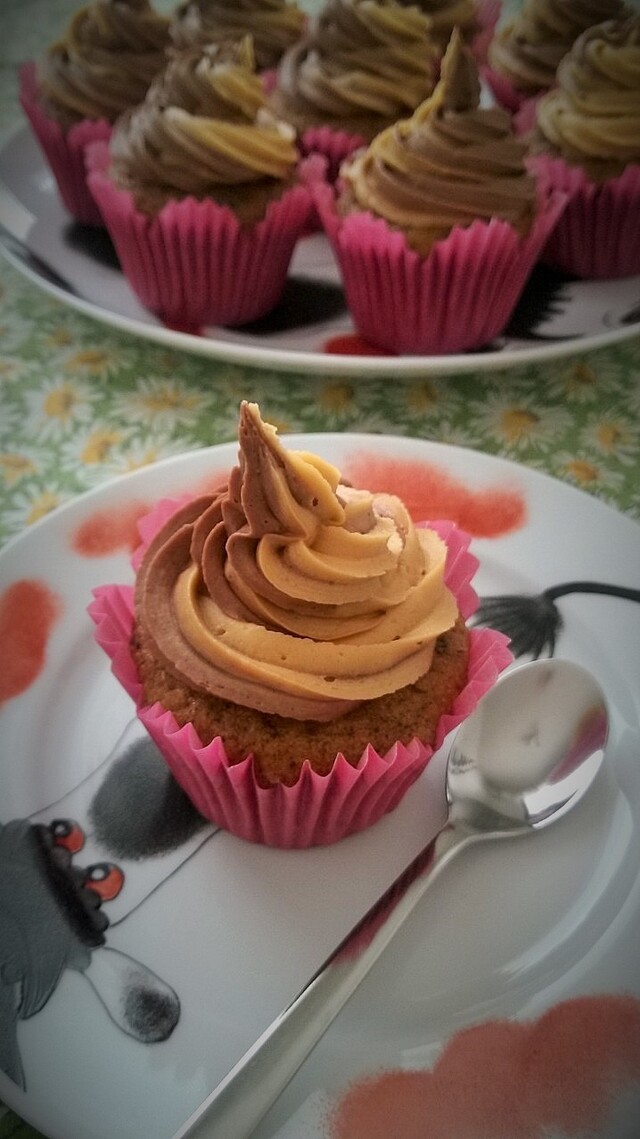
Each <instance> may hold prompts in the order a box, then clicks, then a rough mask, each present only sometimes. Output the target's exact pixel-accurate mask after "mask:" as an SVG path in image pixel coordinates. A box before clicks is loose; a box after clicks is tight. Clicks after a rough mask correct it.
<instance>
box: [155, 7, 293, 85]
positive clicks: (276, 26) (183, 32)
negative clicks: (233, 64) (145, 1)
mask: <svg viewBox="0 0 640 1139" xmlns="http://www.w3.org/2000/svg"><path fill="white" fill-rule="evenodd" d="M306 20H307V17H306V15H305V13H304V11H303V10H302V9H301V8H299V7H298V5H297V4H296V3H294V2H293V0H244V3H241V4H230V3H228V2H227V3H224V2H222V0H185V3H183V4H180V5H179V7H178V8H177V10H176V12H175V13H174V16H173V19H172V21H171V28H170V34H171V39H172V41H173V43H174V44H175V46H176V48H178V49H179V50H183V49H184V48H192V47H203V46H205V45H206V44H208V43H219V42H221V41H224V40H239V39H242V38H243V36H246V35H251V37H252V38H253V48H254V52H255V57H256V67H257V68H258V70H259V71H267V70H269V69H271V68H274V67H276V66H277V65H278V63H279V62H280V59H281V58H282V56H283V55H284V53H285V51H286V50H287V48H289V47H291V46H292V45H293V44H294V43H295V42H296V41H297V40H298V39H299V38H300V36H301V35H302V33H303V31H304V28H305V25H306Z"/></svg>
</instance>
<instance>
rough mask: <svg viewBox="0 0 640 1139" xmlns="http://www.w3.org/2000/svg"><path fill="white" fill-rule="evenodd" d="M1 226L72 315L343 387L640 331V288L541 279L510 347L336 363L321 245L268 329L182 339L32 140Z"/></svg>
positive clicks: (17, 151) (633, 280)
mask: <svg viewBox="0 0 640 1139" xmlns="http://www.w3.org/2000/svg"><path fill="white" fill-rule="evenodd" d="M2 183H4V187H3V186H2ZM0 219H1V220H2V222H3V225H4V227H5V229H6V230H8V231H9V234H10V235H11V234H12V235H13V237H14V238H17V239H18V242H19V243H21V244H18V243H16V242H15V241H11V238H10V237H7V236H6V235H5V236H4V237H2V234H1V233H0V249H2V250H3V251H4V253H5V254H6V255H7V257H8V258H9V260H10V261H11V262H12V264H13V265H14V266H15V267H16V268H17V269H19V270H20V271H21V272H22V273H24V274H25V275H26V276H27V277H29V279H30V280H32V281H34V282H35V283H36V284H37V285H39V286H40V287H41V288H43V289H45V290H46V291H47V292H49V293H52V294H53V295H54V296H56V297H58V298H59V299H60V300H61V301H64V302H65V303H66V304H69V305H71V306H72V307H73V308H76V309H78V310H79V311H80V312H84V313H86V314H87V315H89V316H92V317H94V318H96V319H97V320H101V321H103V322H104V323H106V324H109V325H111V326H113V327H115V328H119V329H122V330H124V331H127V332H132V333H134V334H135V335H137V336H143V337H146V338H147V339H149V340H154V341H157V342H159V343H162V344H167V345H172V346H173V347H176V348H182V349H184V350H185V351H189V352H195V353H199V354H200V355H205V356H212V357H215V358H217V359H222V360H229V361H234V362H236V363H240V364H251V365H253V366H255V367H261V368H279V369H282V370H288V371H306V372H320V373H322V374H332V373H333V374H340V375H344V374H347V373H348V374H357V375H374V374H378V375H380V374H383V375H386V374H389V373H398V374H406V375H408V374H416V373H419V374H424V373H425V372H440V373H452V372H466V371H483V370H486V369H495V368H503V367H506V366H508V365H510V364H515V363H525V362H527V361H536V360H541V361H542V360H546V359H550V358H555V357H560V356H563V355H567V354H569V353H571V352H575V351H586V350H587V349H591V348H597V347H599V346H601V345H604V344H609V343H614V342H616V341H618V340H623V339H626V338H627V337H629V336H633V335H634V334H635V333H637V332H638V331H640V277H627V278H624V279H622V280H618V281H573V282H571V281H567V280H566V279H565V278H563V277H561V276H559V275H558V274H556V273H553V272H551V271H549V270H544V269H542V268H541V267H538V268H537V269H536V270H535V271H534V274H533V276H532V278H531V282H530V284H529V286H528V287H527V290H526V291H525V294H524V295H523V297H522V299H521V301H520V303H519V305H518V307H517V309H516V312H515V313H514V317H513V318H512V321H511V322H510V325H509V328H508V329H507V331H506V333H505V335H504V336H503V337H501V338H500V339H499V340H498V341H495V342H494V343H492V344H490V345H487V346H486V348H485V349H484V350H482V351H480V352H475V353H474V352H471V353H465V354H459V355H450V356H387V355H382V356H381V355H379V354H365V353H364V351H363V348H362V342H361V341H360V342H356V344H355V346H354V345H353V344H352V345H351V347H350V349H349V354H345V353H344V352H342V353H339V354H338V353H336V352H330V351H327V348H326V345H327V344H328V343H329V342H330V341H331V340H332V339H333V338H335V337H346V338H347V340H349V338H352V337H353V334H354V328H353V324H352V321H351V318H350V315H349V313H348V311H347V309H346V306H345V303H344V296H343V293H342V289H341V287H340V277H339V273H338V270H337V267H336V263H335V261H334V258H333V255H332V253H331V250H330V248H329V245H328V243H327V241H326V239H325V238H324V236H322V235H319V234H316V235H314V236H312V237H310V238H307V239H306V240H304V241H302V242H300V243H299V245H298V247H297V249H296V251H295V254H294V258H293V261H292V264H291V271H290V280H289V282H288V285H287V290H286V291H285V298H284V300H283V301H282V302H281V303H280V305H279V306H278V308H277V310H276V311H275V312H274V313H273V314H272V315H271V316H270V317H268V318H265V320H263V321H261V322H258V323H256V324H255V325H254V326H253V327H252V329H251V330H250V329H249V328H248V327H245V328H243V329H236V330H233V329H228V328H208V329H205V330H204V333H203V335H202V336H195V335H191V334H190V333H185V332H177V331H175V330H172V329H169V328H166V327H165V326H164V325H163V324H162V323H161V322H160V321H159V320H158V319H157V318H156V317H155V316H153V314H152V313H150V312H149V311H148V310H147V309H145V308H144V307H143V306H142V305H141V304H140V302H139V301H138V300H137V298H136V297H135V295H134V294H133V293H132V291H131V289H130V288H129V286H128V284H127V282H126V281H125V279H124V278H123V276H122V273H121V272H120V269H119V267H118V263H117V259H116V257H115V254H114V252H113V247H112V246H111V243H110V242H109V239H108V237H107V236H106V234H105V233H104V232H103V231H100V230H92V229H91V228H87V227H82V226H78V225H74V224H72V223H71V222H70V219H69V217H68V215H67V214H66V213H65V211H64V209H63V208H62V206H61V204H60V201H59V199H58V195H57V192H56V188H55V185H54V182H53V179H52V177H51V175H50V174H49V172H48V169H47V167H46V165H45V164H44V161H43V159H42V156H41V153H40V151H39V149H38V146H37V144H36V142H35V140H34V139H33V137H32V135H31V134H30V132H29V131H28V130H27V129H26V128H25V129H23V130H22V131H20V132H19V133H18V134H17V135H16V136H15V137H14V138H13V139H11V140H10V141H9V142H8V143H7V144H6V145H5V146H4V148H3V149H2V151H1V152H0ZM358 345H359V347H358ZM352 352H353V353H354V354H351V353H352Z"/></svg>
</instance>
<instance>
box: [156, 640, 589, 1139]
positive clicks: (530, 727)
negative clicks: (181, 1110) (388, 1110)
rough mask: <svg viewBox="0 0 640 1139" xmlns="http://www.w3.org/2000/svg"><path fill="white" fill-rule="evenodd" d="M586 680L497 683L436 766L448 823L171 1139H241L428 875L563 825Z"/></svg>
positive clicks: (553, 671)
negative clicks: (479, 845) (456, 859)
mask: <svg viewBox="0 0 640 1139" xmlns="http://www.w3.org/2000/svg"><path fill="white" fill-rule="evenodd" d="M608 721H609V717H608V712H607V705H606V701H605V698H604V695H603V693H602V691H601V689H600V686H599V685H598V683H597V681H596V680H595V679H594V678H593V677H592V676H591V674H590V673H588V672H587V671H586V669H584V668H582V667H581V666H579V665H576V664H573V663H571V662H570V661H565V660H555V659H551V660H544V661H541V660H536V661H531V662H530V663H528V664H523V665H520V666H518V667H517V668H514V669H512V670H510V671H509V672H507V673H505V675H504V676H503V677H502V679H501V680H499V681H498V683H497V684H496V685H495V687H494V688H493V689H491V691H490V692H489V693H488V694H487V695H486V696H484V697H483V699H482V700H481V701H480V703H479V704H478V707H477V708H476V710H475V711H474V712H473V714H472V715H471V716H470V717H469V719H468V720H466V721H465V723H464V724H463V725H462V726H461V727H460V728H459V729H458V733H457V736H456V738H455V740H454V743H453V746H452V748H451V751H450V755H449V760H448V764H447V777H446V798H447V804H448V808H449V810H448V817H447V821H446V823H445V825H444V827H443V828H442V830H441V831H440V832H439V834H438V835H437V836H436V838H435V839H431V840H430V841H429V843H428V844H427V845H426V846H425V847H424V849H423V850H422V851H421V852H420V853H419V854H418V856H417V857H416V858H414V860H413V861H412V862H411V863H410V864H409V866H408V867H407V868H406V870H405V871H403V873H402V874H401V875H400V876H399V877H398V878H397V879H396V881H395V882H394V883H393V884H392V885H391V886H390V888H389V889H388V890H387V891H386V892H385V893H384V894H383V895H382V897H381V898H379V900H378V901H377V902H376V904H375V905H374V906H373V907H372V908H371V909H370V910H369V912H368V913H367V914H366V915H365V917H364V918H363V919H362V920H361V921H360V922H358V924H357V925H356V926H355V928H354V929H353V930H352V931H351V933H350V934H349V935H348V936H347V937H346V938H345V940H344V941H343V942H342V943H341V944H340V945H339V946H338V948H337V949H335V950H334V952H333V953H332V954H331V956H330V957H329V958H328V960H327V961H326V962H325V963H324V965H322V967H321V968H320V969H319V970H318V972H317V973H316V974H315V976H313V977H312V978H311V980H310V981H308V983H307V984H306V985H305V987H304V988H303V989H302V991H301V992H300V993H299V994H298V996H297V997H296V998H295V999H294V1000H293V1001H292V1003H291V1004H290V1005H289V1006H288V1008H286V1009H285V1010H284V1012H282V1013H281V1014H280V1016H278V1017H277V1018H276V1020H274V1021H273V1023H272V1024H271V1025H270V1026H269V1028H267V1030H266V1031H265V1032H264V1033H263V1034H262V1036H260V1037H259V1038H258V1040H257V1041H256V1042H255V1044H254V1045H253V1046H252V1047H251V1048H250V1049H249V1051H248V1052H246V1053H245V1055H244V1056H243V1057H242V1058H241V1060H240V1061H239V1062H238V1063H237V1064H236V1065H235V1067H234V1068H232V1069H231V1071H230V1072H229V1074H228V1076H226V1077H225V1079H224V1080H223V1081H222V1082H221V1083H220V1084H219V1085H218V1087H217V1088H216V1089H215V1090H214V1091H213V1092H212V1093H211V1095H210V1096H209V1097H208V1098H207V1099H206V1100H205V1101H204V1102H203V1103H202V1104H201V1105H200V1107H199V1108H198V1109H197V1110H196V1112H194V1114H193V1116H192V1117H191V1118H190V1119H189V1120H187V1122H186V1124H185V1125H184V1127H183V1128H181V1130H180V1131H179V1132H178V1133H177V1134H176V1135H175V1136H174V1139H187V1136H194V1137H195V1136H199V1137H203V1139H204V1137H205V1136H209V1139H217V1137H219V1136H224V1139H249V1136H250V1135H251V1133H252V1131H253V1130H254V1129H255V1127H256V1125H257V1123H258V1122H259V1121H260V1119H261V1118H262V1116H263V1115H264V1114H265V1113H266V1112H267V1111H268V1109H269V1108H270V1107H271V1105H272V1104H273V1103H274V1101H275V1100H276V1099H277V1098H278V1096H279V1095H280V1093H281V1092H282V1091H283V1090H284V1088H285V1087H286V1086H287V1084H288V1083H289V1081H290V1080H291V1079H292V1078H293V1076H294V1075H295V1073H296V1071H297V1070H298V1068H299V1067H300V1065H301V1064H302V1062H303V1061H304V1060H305V1059H306V1057H307V1056H308V1055H309V1053H310V1051H311V1049H312V1048H313V1047H314V1045H315V1044H317V1042H318V1041H319V1040H320V1038H321V1037H322V1036H323V1035H324V1033H325V1032H326V1030H327V1028H328V1027H329V1025H330V1024H331V1023H332V1022H333V1020H334V1019H335V1017H336V1016H337V1015H338V1013H339V1012H340V1009H341V1008H343V1006H344V1005H345V1004H346V1002H347V1000H348V999H349V997H350V996H351V995H352V993H353V992H354V991H355V990H356V989H357V987H358V985H359V984H360V982H361V981H363V980H364V978H365V977H366V976H367V974H368V972H369V970H370V969H371V967H372V965H373V964H374V963H375V962H376V961H377V959H378V957H379V956H380V954H381V953H382V952H383V950H384V949H385V948H386V946H387V945H388V944H389V942H390V941H391V939H392V938H393V937H394V935H395V934H396V933H397V931H398V930H399V929H400V927H401V926H402V925H403V924H404V922H405V921H406V919H407V918H408V917H409V915H410V914H411V913H412V912H413V911H414V910H415V908H416V906H417V904H418V902H419V901H420V900H421V898H422V897H423V895H424V894H425V892H426V890H427V889H428V887H429V886H430V884H431V882H432V881H433V880H434V878H435V876H436V875H437V874H438V873H439V872H440V871H441V870H442V869H443V868H444V867H445V866H446V865H448V863H449V862H450V860H451V858H452V857H453V856H454V855H455V854H457V853H458V852H459V851H461V850H463V849H464V848H465V847H468V846H469V845H470V844H471V843H473V842H476V841H478V840H479V839H491V838H508V837H513V836H514V835H518V834H519V835H525V834H533V833H535V832H537V831H539V830H541V829H542V828H544V827H546V826H548V825H549V824H550V823H552V822H553V821H555V820H556V819H559V818H561V816H562V815H565V814H566V813H567V811H569V810H570V809H571V808H572V807H573V806H574V805H575V804H576V803H578V801H579V800H580V799H581V798H582V796H583V795H584V794H585V792H586V791H587V790H588V788H589V787H590V786H591V785H592V783H593V781H594V779H595V777H596V775H597V773H598V771H599V769H600V767H601V765H602V760H603V757H604V749H605V745H606V741H607V734H608Z"/></svg>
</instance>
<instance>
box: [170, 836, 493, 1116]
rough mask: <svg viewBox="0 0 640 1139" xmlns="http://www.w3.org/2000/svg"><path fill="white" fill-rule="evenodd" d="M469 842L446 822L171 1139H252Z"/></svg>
mask: <svg viewBox="0 0 640 1139" xmlns="http://www.w3.org/2000/svg"><path fill="white" fill-rule="evenodd" d="M471 837H473V836H471V835H470V834H469V832H468V831H467V832H466V833H465V831H464V830H460V831H459V830H457V829H456V827H455V826H454V824H453V823H452V822H451V821H449V822H447V823H446V824H445V826H444V827H443V828H442V830H441V831H440V832H439V834H438V835H437V836H436V837H435V838H434V839H432V840H431V841H430V842H429V844H428V845H427V846H426V847H425V848H424V849H423V850H422V851H421V852H420V853H419V854H418V855H417V857H416V858H414V860H413V861H412V862H411V863H410V864H409V865H408V866H407V868H406V869H405V870H404V871H403V872H402V874H401V875H400V876H399V877H398V878H396V880H395V882H394V883H393V884H392V885H391V886H390V887H389V889H388V890H386V891H385V893H384V894H383V895H382V896H381V897H380V898H379V899H378V901H377V902H375V903H374V905H373V906H372V907H371V909H370V910H369V911H368V912H367V913H366V914H365V916H364V917H363V918H362V919H361V921H359V922H358V924H357V925H356V926H355V927H354V929H353V930H352V931H351V932H350V933H349V934H348V935H347V937H346V938H345V939H344V941H343V942H342V943H341V944H340V945H339V946H338V948H337V949H336V950H334V952H333V953H332V954H331V956H330V957H329V958H328V959H327V961H326V962H325V964H324V965H322V966H321V967H320V969H319V970H318V972H317V973H316V974H315V975H314V976H313V977H312V978H311V980H310V981H308V982H307V984H306V985H305V987H304V988H303V989H302V990H301V992H300V993H299V994H298V996H297V997H295V998H294V1000H293V1001H292V1002H291V1004H290V1005H289V1006H288V1007H287V1008H286V1009H285V1010H284V1012H282V1013H280V1015H279V1016H278V1017H276V1019H275V1020H274V1021H272V1023H271V1024H270V1025H269V1027H268V1028H267V1029H266V1030H265V1032H263V1033H262V1035H261V1036H259V1037H258V1039H257V1040H256V1042H255V1043H254V1044H253V1045H252V1046H251V1048H249V1049H248V1051H247V1052H246V1053H245V1054H244V1056H242V1057H241V1059H240V1060H239V1061H238V1063H237V1064H236V1065H235V1066H234V1067H233V1068H232V1069H231V1071H230V1072H229V1074H228V1075H227V1076H226V1077H225V1079H224V1080H222V1081H221V1083H220V1084H218V1086H217V1087H216V1089H215V1090H214V1091H213V1092H212V1093H211V1095H210V1096H208V1097H207V1099H206V1100H204V1102H203V1103H201V1104H200V1106H199V1107H198V1108H197V1109H196V1111H195V1112H194V1114H193V1115H192V1116H191V1118H190V1119H188V1120H187V1122H186V1123H185V1124H184V1126H183V1127H182V1128H181V1129H180V1130H179V1131H178V1132H176V1134H175V1135H174V1136H173V1139H186V1137H187V1136H189V1137H190V1139H196V1137H197V1139H205V1137H206V1139H248V1136H250V1135H251V1133H252V1131H253V1130H254V1128H255V1127H256V1126H257V1124H258V1123H259V1122H260V1120H261V1119H262V1117H263V1116H264V1115H265V1114H266V1112H267V1111H268V1110H269V1108H270V1107H271V1105H272V1104H273V1103H274V1102H275V1100H276V1099H277V1098H278V1096H279V1095H280V1093H281V1092H282V1091H283V1090H284V1088H285V1087H286V1086H287V1084H288V1083H289V1082H290V1081H291V1080H292V1078H293V1076H294V1075H295V1073H296V1072H297V1070H298V1068H299V1067H300V1066H301V1064H302V1063H303V1061H304V1060H305V1059H306V1058H307V1056H308V1055H309V1053H310V1052H311V1050H312V1049H313V1047H314V1046H315V1045H316V1044H317V1043H318V1041H319V1040H320V1039H321V1037H322V1036H323V1035H324V1033H325V1032H326V1031H327V1029H328V1028H329V1026H330V1025H331V1024H332V1022H333V1021H334V1020H335V1018H336V1016H337V1015H338V1013H339V1012H340V1010H341V1009H342V1008H343V1007H344V1005H345V1004H346V1002H347V1001H348V999H349V997H350V996H351V995H352V994H353V993H354V992H355V990H356V989H357V988H358V986H359V985H360V983H361V981H363V980H364V978H365V977H366V975H367V973H368V972H369V970H370V969H371V967H372V966H373V965H374V963H375V962H376V961H377V959H378V957H379V956H380V954H381V953H382V952H383V950H384V949H385V948H386V946H387V945H388V944H389V942H390V941H391V939H392V938H393V937H394V935H395V934H396V933H397V931H398V930H399V929H400V927H401V926H402V925H403V924H404V922H405V921H406V919H407V918H408V917H409V915H410V914H411V913H412V912H413V910H414V909H415V907H416V906H417V904H418V902H419V901H420V899H421V898H422V896H423V894H424V893H425V892H426V890H427V888H428V887H429V886H430V885H431V883H432V882H433V880H434V878H435V877H436V875H437V874H438V873H439V871H440V870H441V869H442V868H443V866H445V865H446V864H447V863H448V862H449V861H450V860H451V858H452V856H453V855H454V854H455V853H456V852H457V851H458V850H460V848H461V847H462V846H463V845H464V844H465V843H466V842H467V841H468V840H469V839H470V838H471Z"/></svg>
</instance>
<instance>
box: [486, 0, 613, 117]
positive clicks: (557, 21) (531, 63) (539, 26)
mask: <svg viewBox="0 0 640 1139" xmlns="http://www.w3.org/2000/svg"><path fill="white" fill-rule="evenodd" d="M629 14H630V9H629V7H628V6H627V5H626V4H625V3H624V0H525V2H524V4H523V6H522V11H521V12H519V13H518V15H517V16H516V17H515V19H513V20H511V21H510V22H509V23H507V24H505V25H504V27H503V28H502V29H501V30H500V31H499V33H498V34H497V35H496V36H495V37H494V39H493V41H492V43H491V45H490V47H489V63H490V64H491V66H492V67H493V68H494V69H495V70H496V71H498V72H500V74H502V75H504V76H505V77H506V78H507V79H509V80H510V82H511V83H512V84H513V85H514V87H516V89H517V90H519V91H522V92H524V93H526V94H530V95H533V94H537V92H539V91H543V90H547V89H548V88H550V87H552V86H553V84H554V83H555V78H556V71H557V68H558V65H559V63H560V60H561V59H562V57H563V56H564V55H566V53H567V52H568V51H569V49H570V48H571V46H572V45H573V43H574V41H575V40H576V39H577V38H578V36H579V35H581V34H582V32H584V31H586V29H587V28H590V27H593V25H594V24H600V23H602V22H603V21H604V20H612V19H620V18H622V17H625V16H628V15H629Z"/></svg>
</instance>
